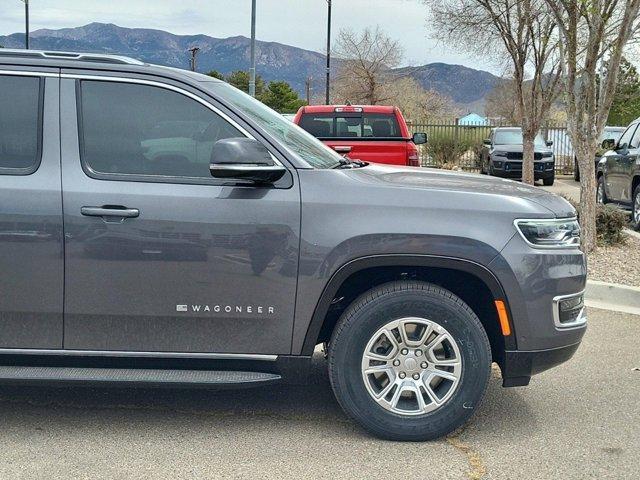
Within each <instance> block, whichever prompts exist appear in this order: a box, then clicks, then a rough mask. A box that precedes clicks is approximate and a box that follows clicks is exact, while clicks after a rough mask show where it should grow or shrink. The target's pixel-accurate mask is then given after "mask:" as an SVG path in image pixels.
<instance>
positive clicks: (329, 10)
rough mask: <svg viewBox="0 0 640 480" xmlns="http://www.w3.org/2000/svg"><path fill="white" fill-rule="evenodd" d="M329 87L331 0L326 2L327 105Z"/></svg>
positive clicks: (327, 102)
mask: <svg viewBox="0 0 640 480" xmlns="http://www.w3.org/2000/svg"><path fill="white" fill-rule="evenodd" d="M330 85H331V0H327V85H326V92H325V103H326V104H327V105H329V100H330V99H329V91H330Z"/></svg>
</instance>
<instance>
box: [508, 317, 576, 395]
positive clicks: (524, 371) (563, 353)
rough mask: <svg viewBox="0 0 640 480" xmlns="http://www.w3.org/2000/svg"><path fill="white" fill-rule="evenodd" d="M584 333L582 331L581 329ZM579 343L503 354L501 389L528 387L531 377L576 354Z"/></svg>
mask: <svg viewBox="0 0 640 480" xmlns="http://www.w3.org/2000/svg"><path fill="white" fill-rule="evenodd" d="M583 331H584V329H583ZM579 346H580V342H577V343H574V344H573V345H567V346H564V347H558V348H550V349H547V350H533V351H519V350H515V351H513V350H512V351H509V350H507V351H506V352H505V356H504V365H503V366H502V367H501V368H502V386H503V387H524V386H526V385H529V380H530V379H531V376H532V375H535V374H537V373H540V372H544V371H545V370H549V369H550V368H553V367H555V366H556V365H560V364H561V363H564V362H566V361H567V360H569V359H570V358H571V357H573V354H574V353H576V350H578V347H579Z"/></svg>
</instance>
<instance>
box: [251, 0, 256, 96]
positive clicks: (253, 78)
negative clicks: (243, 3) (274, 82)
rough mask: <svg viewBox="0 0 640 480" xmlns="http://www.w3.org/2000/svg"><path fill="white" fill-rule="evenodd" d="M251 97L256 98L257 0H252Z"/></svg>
mask: <svg viewBox="0 0 640 480" xmlns="http://www.w3.org/2000/svg"><path fill="white" fill-rule="evenodd" d="M249 95H251V96H252V97H255V96H256V0H251V68H250V69H249Z"/></svg>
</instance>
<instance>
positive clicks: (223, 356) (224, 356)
mask: <svg viewBox="0 0 640 480" xmlns="http://www.w3.org/2000/svg"><path fill="white" fill-rule="evenodd" d="M2 354H11V355H62V356H80V357H81V356H89V357H137V358H140V357H142V358H203V359H207V358H208V359H214V360H264V361H269V362H273V361H275V360H277V359H278V355H266V354H244V353H202V352H193V353H189V352H137V351H127V350H63V349H60V350H56V349H31V348H0V355H2Z"/></svg>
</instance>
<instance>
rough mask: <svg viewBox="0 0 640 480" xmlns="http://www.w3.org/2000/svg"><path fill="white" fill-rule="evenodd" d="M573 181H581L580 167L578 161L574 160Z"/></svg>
mask: <svg viewBox="0 0 640 480" xmlns="http://www.w3.org/2000/svg"><path fill="white" fill-rule="evenodd" d="M573 179H574V180H575V181H576V182H579V181H580V167H578V160H575V159H574V160H573Z"/></svg>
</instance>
